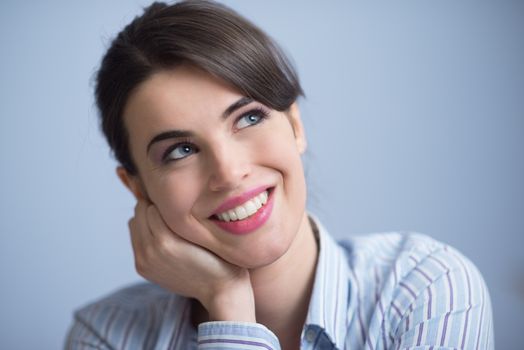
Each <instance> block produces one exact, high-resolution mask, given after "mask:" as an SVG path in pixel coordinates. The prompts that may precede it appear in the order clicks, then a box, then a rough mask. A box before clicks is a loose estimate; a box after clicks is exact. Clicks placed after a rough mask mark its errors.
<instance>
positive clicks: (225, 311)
mask: <svg viewBox="0 0 524 350" xmlns="http://www.w3.org/2000/svg"><path fill="white" fill-rule="evenodd" d="M204 307H205V308H206V309H207V312H208V313H209V320H210V321H238V322H256V315H255V297H254V294H253V288H252V287H251V282H250V280H249V277H248V278H247V279H246V280H245V281H244V282H241V283H235V284H233V285H231V286H228V288H222V289H220V290H218V291H215V292H214V293H213V295H211V297H210V298H209V301H208V302H207V303H206V304H204Z"/></svg>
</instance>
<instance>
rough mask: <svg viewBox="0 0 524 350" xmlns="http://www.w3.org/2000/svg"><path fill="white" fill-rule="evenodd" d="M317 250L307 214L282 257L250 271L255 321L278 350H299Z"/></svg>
mask: <svg viewBox="0 0 524 350" xmlns="http://www.w3.org/2000/svg"><path fill="white" fill-rule="evenodd" d="M317 255H318V249H317V244H316V240H315V236H314V234H313V230H312V228H311V225H310V223H309V219H308V217H307V215H306V214H305V213H304V217H303V219H302V221H301V224H300V228H299V231H298V233H297V236H296V238H295V240H294V241H293V244H292V245H291V247H290V248H289V250H288V251H287V253H286V254H284V255H283V256H282V257H281V258H280V259H278V260H277V261H276V262H274V263H273V264H271V265H268V266H265V267H263V268H259V269H256V270H251V271H250V276H251V284H252V286H253V291H254V294H255V305H256V317H257V322H258V323H261V324H264V325H265V326H267V327H268V328H269V329H271V330H272V331H273V332H274V333H275V334H276V336H277V337H278V338H279V340H280V342H281V345H282V348H283V349H286V348H294V349H297V348H299V347H300V335H301V332H302V327H303V325H304V322H305V319H306V316H307V311H308V307H309V300H310V297H311V290H312V288H313V281H314V277H315V267H316V262H317Z"/></svg>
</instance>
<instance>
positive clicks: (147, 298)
mask: <svg viewBox="0 0 524 350" xmlns="http://www.w3.org/2000/svg"><path fill="white" fill-rule="evenodd" d="M189 305H190V301H189V299H187V298H184V297H181V296H178V295H175V294H172V293H169V292H168V291H166V290H164V289H162V288H160V287H158V286H156V285H154V284H151V283H139V284H135V285H132V286H129V287H126V288H123V289H120V290H118V291H115V292H113V293H111V294H109V295H106V296H104V297H102V298H100V299H98V300H96V301H94V302H91V303H89V304H87V305H85V306H84V307H82V308H80V309H79V310H77V311H76V312H75V313H74V323H73V326H72V327H71V329H70V331H69V335H68V339H67V346H66V348H68V349H69V348H71V349H76V348H77V347H76V346H77V345H78V344H82V345H89V346H93V347H95V348H97V349H106V348H114V347H116V348H127V346H130V347H133V346H138V347H144V348H149V347H151V345H152V344H154V343H156V342H157V341H158V340H159V332H160V331H161V329H162V324H164V323H168V322H169V323H170V324H171V325H172V326H177V324H178V325H179V326H180V327H181V326H183V325H184V324H185V323H187V322H186V321H187V320H186V319H183V317H182V316H183V315H182V314H184V313H186V312H187V309H188V308H189V307H190V306H189ZM168 310H169V312H167V311H168ZM166 315H168V316H166ZM166 317H168V318H169V320H166ZM170 332H171V333H172V332H173V331H172V330H171V331H170Z"/></svg>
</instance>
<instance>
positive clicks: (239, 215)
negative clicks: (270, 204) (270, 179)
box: [216, 190, 268, 222]
mask: <svg viewBox="0 0 524 350" xmlns="http://www.w3.org/2000/svg"><path fill="white" fill-rule="evenodd" d="M267 198H268V191H267V190H265V191H264V192H261V193H260V194H259V195H257V196H255V197H253V198H251V199H250V200H248V201H247V202H245V203H244V204H242V205H239V206H237V207H235V208H233V209H230V210H228V211H225V212H223V213H219V214H216V216H217V218H218V220H220V221H226V222H229V221H237V220H244V219H245V218H247V217H250V216H251V215H253V214H255V213H256V212H257V211H258V210H259V209H260V208H262V206H264V205H265V204H266V203H267Z"/></svg>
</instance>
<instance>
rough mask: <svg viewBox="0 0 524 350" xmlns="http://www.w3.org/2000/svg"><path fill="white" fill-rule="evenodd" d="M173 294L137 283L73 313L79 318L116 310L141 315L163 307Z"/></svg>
mask: <svg viewBox="0 0 524 350" xmlns="http://www.w3.org/2000/svg"><path fill="white" fill-rule="evenodd" d="M172 296H173V294H171V293H169V292H167V291H166V290H164V289H162V288H160V287H158V286H156V285H154V284H151V283H137V284H134V285H131V286H127V287H125V288H121V289H119V290H117V291H115V292H112V293H110V294H108V295H106V296H103V297H101V298H100V299H98V300H96V301H93V302H91V303H89V304H87V305H85V306H83V307H82V308H80V309H79V310H77V311H76V312H75V315H76V316H79V317H86V318H87V317H90V315H92V314H97V315H100V314H103V313H106V312H110V310H114V309H118V310H119V311H120V312H123V313H129V314H134V313H139V314H140V313H143V312H144V311H147V310H150V309H151V307H156V306H159V307H162V306H165V305H166V304H167V303H168V302H169V301H170V299H171V298H172Z"/></svg>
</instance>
